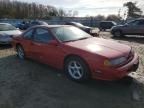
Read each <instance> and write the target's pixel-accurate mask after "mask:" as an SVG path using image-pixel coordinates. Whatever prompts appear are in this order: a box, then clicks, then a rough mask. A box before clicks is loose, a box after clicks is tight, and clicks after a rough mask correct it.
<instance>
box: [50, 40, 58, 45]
mask: <svg viewBox="0 0 144 108" xmlns="http://www.w3.org/2000/svg"><path fill="white" fill-rule="evenodd" d="M49 44H50V45H53V46H57V45H58V42H57V41H56V40H51V41H50V42H49Z"/></svg>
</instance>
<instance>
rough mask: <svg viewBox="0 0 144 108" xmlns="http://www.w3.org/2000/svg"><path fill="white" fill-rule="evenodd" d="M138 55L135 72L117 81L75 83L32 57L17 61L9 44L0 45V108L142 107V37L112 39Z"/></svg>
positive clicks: (143, 103)
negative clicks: (128, 47)
mask: <svg viewBox="0 0 144 108" xmlns="http://www.w3.org/2000/svg"><path fill="white" fill-rule="evenodd" d="M100 37H102V38H106V39H112V40H115V41H119V42H121V43H124V44H128V45H130V46H132V47H133V49H134V50H135V51H136V52H137V53H138V55H139V56H140V66H139V69H138V70H137V72H135V73H133V74H131V75H130V76H129V77H127V78H124V79H122V80H120V81H112V82H107V81H99V80H90V81H88V82H87V83H84V84H79V83H75V82H73V81H70V80H68V79H67V78H66V77H65V75H64V74H63V73H62V72H61V71H60V70H56V69H53V68H51V67H48V66H47V65H44V64H40V63H38V62H35V61H32V60H25V61H23V60H19V59H18V58H17V57H16V53H15V51H14V50H13V49H12V48H9V46H6V47H4V46H3V47H2V46H0V108H74V107H75V108H81V107H83V108H96V107H97V108H143V106H144V84H143V83H144V77H143V76H144V38H138V37H127V38H120V39H116V38H115V39H113V38H111V35H110V34H109V33H107V32H103V33H101V34H100Z"/></svg>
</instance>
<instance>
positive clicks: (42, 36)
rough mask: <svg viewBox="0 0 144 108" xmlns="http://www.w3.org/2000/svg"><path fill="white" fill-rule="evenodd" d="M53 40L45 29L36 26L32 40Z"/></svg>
mask: <svg viewBox="0 0 144 108" xmlns="http://www.w3.org/2000/svg"><path fill="white" fill-rule="evenodd" d="M51 40H53V37H52V36H51V34H50V33H49V31H48V30H47V29H43V28H37V29H36V31H35V34H34V41H36V42H41V43H48V42H49V41H51Z"/></svg>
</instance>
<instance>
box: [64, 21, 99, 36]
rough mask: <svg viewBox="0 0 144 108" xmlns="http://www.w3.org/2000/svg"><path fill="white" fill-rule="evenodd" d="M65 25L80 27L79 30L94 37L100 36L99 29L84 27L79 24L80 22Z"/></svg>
mask: <svg viewBox="0 0 144 108" xmlns="http://www.w3.org/2000/svg"><path fill="white" fill-rule="evenodd" d="M65 25H72V26H75V27H78V28H79V29H81V30H83V31H85V32H87V33H88V34H90V35H92V36H98V35H99V29H98V28H92V27H88V26H84V25H83V24H81V23H78V22H67V23H65Z"/></svg>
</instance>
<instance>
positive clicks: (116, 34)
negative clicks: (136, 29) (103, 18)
mask: <svg viewBox="0 0 144 108" xmlns="http://www.w3.org/2000/svg"><path fill="white" fill-rule="evenodd" d="M113 36H114V37H118V38H119V37H123V36H124V35H123V33H122V32H121V31H120V30H117V31H114V32H113Z"/></svg>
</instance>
